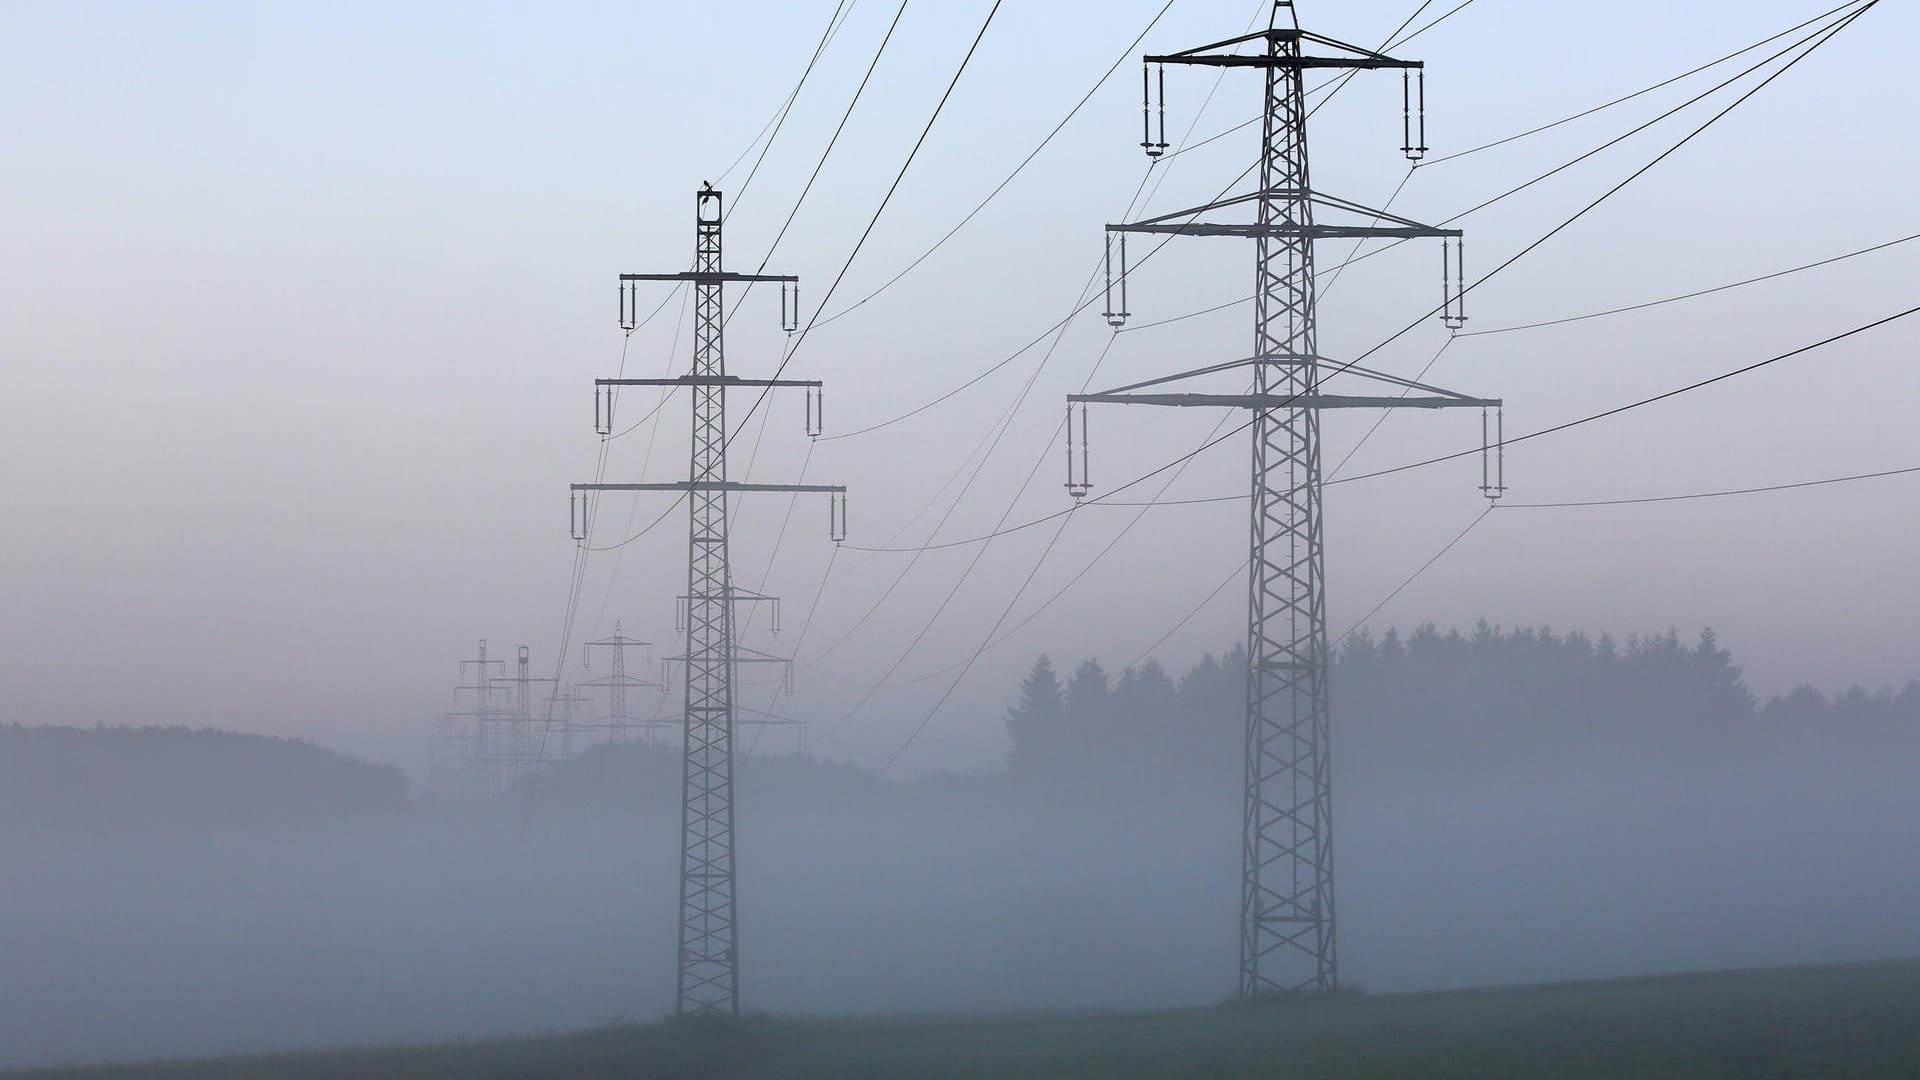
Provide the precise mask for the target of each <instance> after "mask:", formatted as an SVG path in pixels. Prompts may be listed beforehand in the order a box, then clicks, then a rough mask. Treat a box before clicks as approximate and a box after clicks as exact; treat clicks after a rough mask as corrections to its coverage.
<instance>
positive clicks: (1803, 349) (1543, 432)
mask: <svg viewBox="0 0 1920 1080" xmlns="http://www.w3.org/2000/svg"><path fill="white" fill-rule="evenodd" d="M1916 314H1920V307H1910V308H1908V309H1906V310H1905V311H1900V312H1896V313H1894V314H1892V315H1888V316H1885V317H1884V318H1879V319H1875V320H1874V321H1872V322H1870V323H1866V324H1864V325H1861V326H1856V327H1854V328H1853V329H1851V330H1845V331H1842V332H1840V333H1838V334H1834V335H1833V336H1831V337H1826V338H1821V339H1820V340H1819V341H1816V342H1814V343H1812V344H1810V345H1802V346H1800V347H1799V348H1797V349H1792V350H1789V351H1787V352H1783V353H1781V354H1779V355H1778V356H1770V357H1768V358H1767V359H1765V360H1758V361H1755V362H1754V363H1751V364H1748V365H1746V366H1745V367H1738V368H1734V369H1733V370H1732V371H1725V372H1721V373H1720V374H1718V375H1715V376H1713V377H1712V378H1708V379H1701V380H1700V381H1699V382H1693V383H1688V384H1687V385H1685V386H1682V387H1678V388H1676V389H1673V390H1668V391H1666V392H1664V393H1660V394H1655V395H1653V396H1652V397H1646V398H1641V399H1640V400H1638V401H1634V402H1630V403H1628V404H1626V405H1620V406H1617V407H1615V408H1612V409H1608V410H1606V411H1605V412H1597V413H1594V414H1593V415H1591V416H1583V417H1581V418H1579V419H1578V420H1569V421H1567V422H1566V423H1564V424H1555V425H1553V426H1552V427H1548V428H1541V429H1540V430H1539V431H1530V432H1528V433H1527V434H1525V435H1520V436H1516V437H1514V438H1511V439H1507V440H1506V441H1505V445H1507V446H1513V445H1515V444H1516V443H1523V442H1527V441H1529V440H1531V439H1538V438H1541V437H1543V436H1547V435H1552V434H1555V433H1557V432H1562V431H1566V430H1567V429H1569V428H1576V427H1579V426H1581V425H1582V424H1591V423H1593V422H1594V421H1596V420H1604V419H1606V418H1607V417H1610V416H1618V415H1620V414H1621V413H1623V412H1627V411H1629V410H1631V409H1638V408H1640V407H1642V406H1645V405H1652V404H1654V403H1655V402H1659V401H1665V400H1667V399H1668V398H1672V397H1678V396H1680V395H1681V394H1685V393H1688V392H1690V391H1694V390H1698V389H1700V388H1702V387H1705V386H1712V385H1713V384H1714V383H1718V382H1725V381H1726V380H1728V379H1731V378H1734V377H1736V376H1740V375H1745V374H1747V373H1748V372H1750V371H1758V370H1759V369H1761V368H1763V367H1766V366H1767V365H1769V364H1777V363H1779V362H1780V361H1782V360H1790V359H1792V358H1793V357H1796V356H1800V355H1802V354H1804V353H1809V352H1812V351H1813V350H1815V349H1819V348H1823V347H1825V346H1828V345H1832V344H1833V343H1835V342H1838V341H1844V340H1846V339H1847V338H1850V337H1853V336H1855V335H1857V334H1864V333H1866V332H1867V331H1869V330H1874V329H1877V328H1879V327H1882V326H1885V325H1887V324H1888V323H1891V322H1897V321H1899V320H1901V319H1905V318H1908V317H1909V316H1912V315H1916ZM1480 452H1481V451H1480V450H1478V449H1474V450H1463V451H1461V452H1459V453H1455V454H1444V455H1442V456H1440V457H1435V458H1428V459H1426V460H1425V461H1415V462H1412V463H1409V464H1406V465H1396V466H1394V467H1393V468H1391V469H1379V470H1376V471H1374V472H1370V473H1361V474H1360V475H1359V476H1349V477H1347V478H1345V479H1343V480H1329V481H1327V483H1329V484H1349V483H1353V482H1355V481H1358V480H1371V479H1373V478H1374V477H1377V476H1391V475H1393V474H1394V473H1401V472H1406V471H1408V470H1410V469H1419V468H1424V467H1425V466H1428V465H1438V464H1439V463H1441V462H1443V461H1453V460H1454V459H1456V458H1462V457H1466V456H1467V455H1468V454H1477V453H1480Z"/></svg>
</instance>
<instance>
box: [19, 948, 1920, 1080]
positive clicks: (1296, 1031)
mask: <svg viewBox="0 0 1920 1080" xmlns="http://www.w3.org/2000/svg"><path fill="white" fill-rule="evenodd" d="M17 1075H19V1076H23V1077H24V1076H42V1077H52V1076H73V1077H85V1078H90V1080H106V1078H111V1077H121V1076H128V1077H131V1076H138V1077H142V1078H163V1080H164V1078H178V1080H225V1078H238V1077H249V1078H251V1077H275V1078H289V1080H301V1078H307V1077H313V1078H319V1077H327V1078H332V1077H396V1078H415V1077H418V1078H428V1077H434V1078H450V1077H502V1078H504V1077H549V1076H566V1077H577V1078H592V1077H623V1078H656V1077H659V1078H664V1077H689V1078H691V1077H699V1078H702V1080H707V1078H715V1080H719V1078H736V1077H737V1078H753V1080H763V1078H764V1080H800V1078H814V1077H818V1078H828V1077H832V1078H875V1080H879V1078H887V1080H893V1078H905V1077H911V1078H916V1080H923V1078H924V1080H933V1078H943V1077H993V1078H1006V1080H1016V1078H1021V1077H1085V1078H1089V1080H1092V1078H1100V1080H1135V1078H1139V1080H1145V1078H1150V1077H1151V1078H1161V1077H1169V1078H1170V1077H1181V1078H1186V1077H1196V1078H1198V1077H1205V1078H1208V1080H1212V1078H1233V1077H1263V1078H1264V1077H1286V1078H1288V1080H1309V1078H1320V1077H1473V1078H1476V1080H1486V1078H1494V1077H1553V1078H1577V1077H1609V1078H1611V1077H1636V1078H1639V1077H1740V1078H1749V1077H1798V1076H1844V1077H1902V1078H1906V1077H1913V1076H1920V962H1903V963H1887V964H1861V965H1850V966H1840V967H1819V968H1783V969H1773V970H1756V971H1735V972H1716V973H1710V974H1698V975H1676V976H1665V977H1659V978H1642V979H1620V980H1610V981H1605V982H1585V983H1563V984H1556V985H1551V986H1524V987H1508V988H1502V989H1495V990H1472V991H1451V992H1446V993H1432V994H1397V995H1382V996H1374V997H1368V996H1358V995H1342V996H1340V997H1336V998H1331V999H1318V1000H1297V1001H1292V1002H1282V1003H1275V1004H1271V1005H1257V1006H1231V1007H1223V1008H1218V1009H1203V1010H1189V1011H1180V1012H1158V1013H1139V1014H1128V1015H1098V1016H1019V1017H941V1018H912V1019H863V1020H771V1019H769V1020H750V1021H747V1022H745V1023H742V1024H739V1025H732V1026H726V1027H722V1028H718V1029H712V1028H703V1027H699V1026H690V1025H674V1024H653V1025H644V1026H633V1027H619V1028H606V1029H602V1030H597V1031H591V1032H585V1033H582V1034H578V1035H564V1036H551V1037H544V1038H534V1039H511V1040H497V1041H484V1042H479V1041H476V1042H466V1043H456V1044H451V1045H443V1046H426V1047H402V1048H394V1049H383V1050H345V1051H328V1052H316V1053H303V1054H288V1055H281V1056H275V1057H265V1058H236V1059H231V1060H217V1061H194V1062H179V1063H167V1064H147V1065H139V1066H124V1067H100V1068H91V1069H77V1070H66V1071H42V1072H35V1073H22V1074H17Z"/></svg>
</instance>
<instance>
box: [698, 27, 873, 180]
mask: <svg viewBox="0 0 1920 1080" xmlns="http://www.w3.org/2000/svg"><path fill="white" fill-rule="evenodd" d="M846 5H847V0H840V2H839V3H837V4H835V5H834V8H833V14H832V15H830V16H828V17H827V28H826V30H825V31H824V32H822V33H821V35H820V44H818V45H815V46H814V47H813V55H812V56H810V57H808V58H807V67H806V70H804V71H802V72H801V73H800V81H799V82H797V83H794V84H793V92H792V93H790V94H788V95H787V100H786V103H785V104H783V105H782V106H780V112H779V113H778V115H777V116H776V117H775V120H774V123H773V134H772V135H769V136H767V143H766V145H765V146H762V147H761V148H760V156H759V157H757V158H755V159H753V168H751V169H748V170H747V178H746V179H745V180H742V181H740V188H739V190H737V191H735V192H734V193H733V203H732V205H730V206H728V207H727V213H728V214H729V215H731V214H732V213H733V212H734V211H735V210H737V209H739V208H740V200H741V199H742V198H743V197H744V196H745V195H746V193H747V189H748V188H750V187H752V186H753V178H754V177H755V176H758V175H759V174H760V163H761V162H763V161H765V160H767V151H769V150H772V149H773V141H774V140H775V139H778V138H779V137H780V129H781V128H783V127H785V126H786V124H787V117H788V116H789V115H791V114H792V112H793V103H794V102H795V101H797V100H799V98H800V88H801V87H803V86H805V85H807V76H809V75H812V74H813V66H814V65H815V64H817V63H819V61H820V54H821V53H822V52H824V51H825V50H826V47H827V42H829V41H832V40H833V35H834V32H835V31H836V30H838V29H839V27H840V12H841V10H842V9H843V8H846ZM904 6H905V5H904V4H903V5H902V7H904ZM847 14H849V15H851V14H852V11H850V10H849V11H848V12H847ZM889 33H891V31H889ZM885 47H886V46H885V45H884V44H882V45H881V48H883V49H884V48H885ZM761 130H762V131H763V132H764V131H765V130H766V129H765V128H762V129H761ZM755 141H756V142H758V141H759V140H758V139H757V138H756V139H755ZM747 149H748V150H749V151H751V150H752V149H753V147H752V145H749V146H748V147H747ZM745 156H746V155H745V154H742V155H741V157H745ZM733 164H734V165H738V164H740V163H739V161H735V162H734V163H733ZM726 171H727V172H732V171H733V165H729V166H727V170H726ZM725 175H726V173H722V174H721V176H722V178H724V177H725Z"/></svg>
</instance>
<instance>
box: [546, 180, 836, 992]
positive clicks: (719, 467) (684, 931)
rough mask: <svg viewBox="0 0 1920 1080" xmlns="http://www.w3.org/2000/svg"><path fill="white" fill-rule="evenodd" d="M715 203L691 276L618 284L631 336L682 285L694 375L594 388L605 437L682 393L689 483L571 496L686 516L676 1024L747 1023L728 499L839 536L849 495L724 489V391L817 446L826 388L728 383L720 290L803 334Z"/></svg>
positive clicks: (702, 204) (788, 288)
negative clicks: (774, 313) (650, 496)
mask: <svg viewBox="0 0 1920 1080" xmlns="http://www.w3.org/2000/svg"><path fill="white" fill-rule="evenodd" d="M723 217H724V213H723V210H722V200H721V195H720V192H718V191H715V190H713V186H712V185H711V184H709V185H705V186H703V187H702V188H701V190H700V191H699V192H698V193H697V194H696V196H695V202H694V268H693V270H692V271H690V272H687V273H679V274H622V275H620V282H621V285H620V324H621V327H622V329H625V330H629V331H631V330H633V329H634V328H635V327H636V325H637V323H638V320H637V318H636V311H637V306H638V302H637V299H636V292H635V287H636V285H637V284H638V283H639V282H643V281H672V282H685V283H689V284H691V285H692V286H693V298H694V330H693V370H692V372H691V373H689V374H687V375H683V376H681V377H679V378H677V379H597V380H595V398H594V400H595V405H596V413H597V416H596V419H597V420H598V421H599V430H600V432H601V433H602V434H603V435H604V434H607V433H608V432H610V431H611V430H612V414H613V405H614V401H615V397H614V395H615V393H616V392H617V390H618V388H620V387H623V386H666V387H678V388H684V389H686V390H687V391H688V397H689V398H690V399H691V401H692V404H693V454H692V460H691V462H690V464H689V467H688V477H687V479H686V480H685V481H684V482H680V483H664V484H653V483H641V484H575V485H573V491H574V493H575V495H576V498H579V499H585V498H586V497H587V496H588V493H591V492H596V491H672V492H677V493H679V494H681V495H683V496H684V497H685V498H686V500H687V506H688V510H689V520H688V533H689V535H688V557H687V595H688V596H689V597H690V598H691V599H690V600H689V601H688V610H687V660H686V707H685V711H684V714H683V724H684V727H683V732H684V735H683V740H684V741H683V743H682V769H681V788H682V805H681V821H682V823H683V825H682V829H681V843H680V950H679V977H678V983H677V988H676V993H675V998H674V1012H675V1013H676V1014H678V1015H690V1014H702V1013H718V1014H722V1015H732V1016H737V1015H739V1012H740V982H739V972H740V968H739V964H740V956H739V943H740V936H739V922H738V919H737V914H736V911H735V908H734V840H733V733H734V724H735V709H734V674H735V668H736V666H737V664H738V662H739V654H738V652H737V651H736V648H735V636H734V627H733V602H732V597H733V591H732V578H731V573H730V571H729V568H728V553H727V498H728V496H730V495H733V494H736V493H740V492H753V491H786V492H797V491H815V492H823V493H826V494H827V495H828V497H829V510H828V522H829V524H828V530H829V533H830V534H831V535H832V536H833V538H834V539H836V540H838V539H841V538H842V537H843V536H844V535H845V532H844V527H845V523H846V491H847V489H846V488H845V487H842V486H839V485H826V484H749V483H735V482H732V481H730V480H728V479H727V445H728V442H729V439H730V438H731V433H730V432H729V431H728V430H727V413H726V402H727V391H728V390H729V389H733V388H737V387H766V388H771V387H776V386H791V387H798V388H801V389H803V390H804V391H805V392H806V394H807V395H808V406H809V407H808V409H807V419H808V423H807V432H808V434H810V435H817V434H819V426H818V424H817V422H816V421H817V417H818V416H819V408H818V394H819V390H820V384H819V383H818V382H811V381H799V380H790V379H789V380H781V379H742V378H739V377H738V376H733V375H728V374H727V370H726V362H725V358H724V350H723V348H722V330H723V328H724V327H725V325H726V312H725V308H724V303H723V297H722V290H723V288H724V287H725V285H726V284H727V283H729V282H771V283H776V284H778V285H779V286H780V299H781V305H780V306H781V315H782V319H781V324H782V327H783V328H785V329H787V330H789V331H791V330H794V329H797V328H798V314H799V293H798V288H799V279H798V278H793V277H786V276H779V275H767V274H734V273H728V272H726V271H725V270H723V269H722V268H721V249H720V227H721V221H722V219H723ZM576 507H577V508H576V509H575V511H574V518H575V538H576V539H580V538H582V537H584V535H585V533H586V531H587V530H586V523H587V522H588V521H589V520H590V517H589V515H590V513H591V507H590V506H585V505H579V504H577V503H576Z"/></svg>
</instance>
